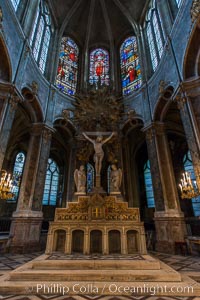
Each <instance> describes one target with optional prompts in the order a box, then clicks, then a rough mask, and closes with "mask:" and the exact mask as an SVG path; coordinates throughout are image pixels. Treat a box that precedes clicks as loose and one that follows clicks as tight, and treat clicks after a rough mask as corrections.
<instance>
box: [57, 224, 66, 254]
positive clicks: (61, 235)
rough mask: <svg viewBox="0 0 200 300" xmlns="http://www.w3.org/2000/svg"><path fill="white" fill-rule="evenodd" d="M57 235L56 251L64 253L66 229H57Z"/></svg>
mask: <svg viewBox="0 0 200 300" xmlns="http://www.w3.org/2000/svg"><path fill="white" fill-rule="evenodd" d="M55 236H56V239H55V240H56V245H55V251H59V252H63V253H64V252H65V241H66V231H65V230H62V229H60V230H56V232H55Z"/></svg>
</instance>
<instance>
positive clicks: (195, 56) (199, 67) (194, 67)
mask: <svg viewBox="0 0 200 300" xmlns="http://www.w3.org/2000/svg"><path fill="white" fill-rule="evenodd" d="M199 40H200V21H199V22H198V23H197V25H196V26H195V28H194V30H193V33H192V35H191V38H190V41H189V43H188V46H187V49H186V53H185V59H184V74H183V77H184V79H185V80H186V79H189V78H191V77H196V76H200V46H199Z"/></svg>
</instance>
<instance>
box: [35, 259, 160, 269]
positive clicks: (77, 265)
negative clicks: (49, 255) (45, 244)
mask: <svg viewBox="0 0 200 300" xmlns="http://www.w3.org/2000/svg"><path fill="white" fill-rule="evenodd" d="M32 268H33V269H36V270H41V269H43V270H65V269H66V270H69V269H70V270H85V269H87V270H91V269H92V270H99V269H106V270H109V269H111V270H117V269H120V270H130V269H134V270H141V269H143V270H159V269H160V262H159V261H158V260H156V259H148V260H147V259H144V260H61V261H59V260H44V261H34V262H33V264H32Z"/></svg>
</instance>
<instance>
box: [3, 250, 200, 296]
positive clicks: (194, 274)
mask: <svg viewBox="0 0 200 300" xmlns="http://www.w3.org/2000/svg"><path fill="white" fill-rule="evenodd" d="M41 254H42V253H39V252H38V253H32V254H24V255H19V254H17V255H12V254H3V255H2V254H1V255H0V276H2V275H4V274H6V273H7V272H10V271H11V270H14V269H16V268H17V267H19V266H21V265H23V264H24V263H27V262H28V261H30V260H32V259H34V258H36V257H38V256H40V255H41ZM150 254H151V255H152V256H154V257H155V258H158V259H159V260H161V261H163V262H164V263H166V264H167V265H168V266H170V267H172V268H173V269H175V270H176V271H178V272H180V273H181V274H184V275H187V276H189V277H191V278H192V279H194V280H195V281H197V282H200V257H198V256H181V255H168V254H163V253H157V252H151V253H150ZM94 258H95V257H94ZM98 258H99V257H98ZM49 259H51V257H50V258H49ZM52 259H54V260H55V259H58V260H59V259H63V256H62V255H59V254H56V255H53V257H52ZM76 259H81V257H78V256H77V258H76ZM88 259H90V257H89V256H88ZM105 259H109V257H107V258H105ZM118 259H120V258H118ZM0 299H3V300H5V299H6V300H7V299H9V300H41V299H42V300H46V299H48V300H49V299H51V300H56V299H58V300H87V299H93V300H129V299H135V300H172V299H175V300H200V297H199V296H198V297H197V296H195V295H194V296H190V297H164V296H163V297H161V296H159V297H156V296H115V295H111V296H103V295H102V296H101V295H98V296H97V295H95V296H86V295H77V296H67V295H65V296H56V295H31V293H30V291H28V290H27V294H26V295H19V296H15V295H1V294H0Z"/></svg>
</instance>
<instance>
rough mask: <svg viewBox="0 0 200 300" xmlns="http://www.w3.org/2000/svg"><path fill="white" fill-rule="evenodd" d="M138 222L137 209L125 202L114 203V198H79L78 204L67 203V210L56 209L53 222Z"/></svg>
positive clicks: (97, 196) (95, 196)
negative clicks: (94, 220)
mask: <svg viewBox="0 0 200 300" xmlns="http://www.w3.org/2000/svg"><path fill="white" fill-rule="evenodd" d="M93 219H101V220H108V221H110V220H113V221H116V220H119V221H120V220H123V221H139V209H138V208H129V207H128V203H127V202H122V201H119V200H118V201H116V197H115V196H101V195H99V194H94V195H92V196H80V197H79V198H78V202H70V203H68V207H67V208H61V209H60V208H57V209H56V214H55V221H68V220H69V221H77V220H80V221H81V220H93Z"/></svg>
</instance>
